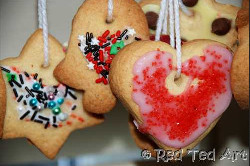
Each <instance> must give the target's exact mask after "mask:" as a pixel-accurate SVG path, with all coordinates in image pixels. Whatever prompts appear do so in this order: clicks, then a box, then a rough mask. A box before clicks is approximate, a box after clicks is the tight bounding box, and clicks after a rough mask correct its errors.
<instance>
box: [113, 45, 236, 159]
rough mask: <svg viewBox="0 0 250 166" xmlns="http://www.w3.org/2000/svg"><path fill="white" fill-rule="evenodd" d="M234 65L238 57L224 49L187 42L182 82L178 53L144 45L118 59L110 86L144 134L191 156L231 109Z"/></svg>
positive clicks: (128, 48)
mask: <svg viewBox="0 0 250 166" xmlns="http://www.w3.org/2000/svg"><path fill="white" fill-rule="evenodd" d="M231 62H232V53H231V51H230V50H228V48H227V47H226V46H225V45H223V44H220V43H218V42H214V41H210V40H194V41H192V42H187V43H185V44H184V45H183V47H182V75H181V77H180V78H179V79H177V80H176V79H175V75H176V51H175V50H174V49H173V48H172V47H171V46H169V45H167V44H165V43H163V42H152V41H140V42H136V43H132V44H130V45H128V46H126V47H125V48H124V49H123V50H121V51H120V52H119V53H118V55H117V56H116V57H115V58H114V60H113V63H112V65H111V71H110V85H111V89H112V91H113V93H114V94H115V95H116V96H117V97H118V98H119V99H120V100H121V102H122V103H123V104H124V106H125V107H126V108H127V109H128V110H129V112H130V113H131V115H132V116H133V119H134V125H135V126H136V127H137V129H138V131H140V132H141V133H143V134H145V135H147V136H148V137H149V138H150V139H151V140H152V141H154V142H155V143H156V144H157V146H158V147H160V148H164V149H166V150H176V149H183V151H184V154H185V153H186V151H187V149H192V148H193V147H194V146H195V145H196V144H198V143H199V142H200V141H201V140H202V139H203V138H204V137H205V136H206V135H207V134H208V133H209V132H210V131H211V130H212V128H213V127H214V126H215V124H216V123H217V122H218V120H219V118H220V116H221V115H222V113H223V112H224V111H225V110H226V109H227V107H228V106H229V104H230V102H231V98H232V93H231V88H230V68H231ZM119 64H124V65H119ZM135 138H136V140H137V143H138V142H139V141H138V140H140V139H139V138H138V136H136V137H135ZM144 142H145V140H144ZM138 144H139V145H141V146H140V147H142V146H143V144H144V143H143V142H142V143H140V142H139V143H138ZM147 146H148V144H147Z"/></svg>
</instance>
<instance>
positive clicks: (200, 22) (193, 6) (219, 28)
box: [140, 0, 239, 48]
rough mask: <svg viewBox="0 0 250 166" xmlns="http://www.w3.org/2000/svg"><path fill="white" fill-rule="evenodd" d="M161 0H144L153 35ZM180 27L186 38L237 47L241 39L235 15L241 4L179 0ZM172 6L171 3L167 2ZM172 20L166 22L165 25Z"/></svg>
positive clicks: (142, 4)
mask: <svg viewBox="0 0 250 166" xmlns="http://www.w3.org/2000/svg"><path fill="white" fill-rule="evenodd" d="M160 3H161V0H142V1H141V2H140V6H141V7H142V9H143V11H144V13H145V15H146V18H147V21H148V26H149V29H150V33H151V34H152V35H154V34H155V31H156V27H157V19H158V17H159V14H160V8H161V7H160ZM179 3H180V6H181V12H180V23H181V24H180V28H181V38H182V39H183V40H184V41H190V40H194V39H211V40H215V41H218V42H221V43H224V44H226V45H227V46H229V47H231V48H233V47H234V46H235V45H236V41H237V31H236V26H235V19H236V17H237V11H238V10H239V8H238V7H234V6H231V5H226V4H221V3H218V2H216V1H215V0H179ZM167 7H170V6H167ZM167 25H168V24H167V23H165V26H167Z"/></svg>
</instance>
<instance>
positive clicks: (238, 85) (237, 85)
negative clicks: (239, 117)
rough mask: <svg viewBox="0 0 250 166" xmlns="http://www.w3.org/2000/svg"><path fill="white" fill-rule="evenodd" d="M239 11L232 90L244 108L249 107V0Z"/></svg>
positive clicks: (245, 0)
mask: <svg viewBox="0 0 250 166" xmlns="http://www.w3.org/2000/svg"><path fill="white" fill-rule="evenodd" d="M242 7H243V8H242V9H241V10H240V11H239V12H238V17H237V27H238V38H239V47H238V48H237V50H236V52H235V55H234V60H233V64H232V72H231V76H232V82H231V85H232V90H233V94H234V98H235V99H236V100H237V102H238V104H239V106H240V107H241V108H242V109H248V108H249V0H244V1H243V3H242Z"/></svg>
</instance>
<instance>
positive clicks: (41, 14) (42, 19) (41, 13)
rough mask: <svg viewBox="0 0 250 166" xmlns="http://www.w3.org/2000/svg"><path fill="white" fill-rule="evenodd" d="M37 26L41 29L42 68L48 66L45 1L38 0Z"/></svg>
mask: <svg viewBox="0 0 250 166" xmlns="http://www.w3.org/2000/svg"><path fill="white" fill-rule="evenodd" d="M38 22H39V23H38V24H39V28H41V29H43V44H44V63H43V67H48V66H49V37H48V35H49V34H48V21H47V10H46V0H38Z"/></svg>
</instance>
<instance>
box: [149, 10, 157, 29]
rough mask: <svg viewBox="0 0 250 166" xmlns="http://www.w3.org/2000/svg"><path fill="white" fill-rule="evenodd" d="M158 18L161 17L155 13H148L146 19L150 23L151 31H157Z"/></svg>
mask: <svg viewBox="0 0 250 166" xmlns="http://www.w3.org/2000/svg"><path fill="white" fill-rule="evenodd" d="M158 17H159V15H158V14H157V13H155V12H147V13H146V18H147V21H148V27H149V29H152V30H156V26H157V20H158Z"/></svg>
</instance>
